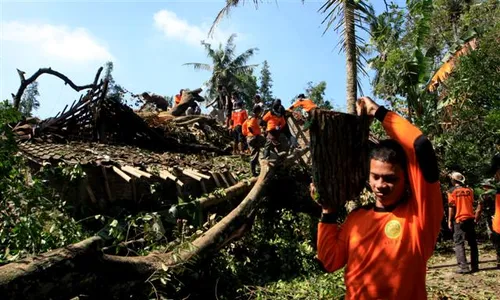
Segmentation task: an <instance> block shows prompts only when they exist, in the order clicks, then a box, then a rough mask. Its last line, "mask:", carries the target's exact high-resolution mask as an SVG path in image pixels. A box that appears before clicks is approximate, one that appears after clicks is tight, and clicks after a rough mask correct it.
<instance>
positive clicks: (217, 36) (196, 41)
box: [153, 9, 241, 46]
mask: <svg viewBox="0 0 500 300" xmlns="http://www.w3.org/2000/svg"><path fill="white" fill-rule="evenodd" d="M153 19H154V24H155V27H156V28H157V29H158V30H160V31H161V32H162V33H163V34H164V35H165V37H167V38H171V39H176V40H181V41H184V42H185V43H187V44H190V45H194V46H201V44H200V42H201V41H202V40H204V41H206V42H209V43H215V44H218V43H221V42H222V43H223V42H225V41H226V40H227V39H228V37H229V36H230V35H231V34H232V33H233V32H226V31H225V30H221V29H219V28H218V29H216V30H215V32H214V34H213V37H211V38H210V39H209V38H208V31H209V30H210V25H209V24H206V23H203V24H201V25H193V24H189V23H188V22H187V21H186V20H184V19H181V18H179V17H178V16H177V15H176V14H175V13H174V12H171V11H168V10H166V9H163V10H160V11H158V12H156V13H155V14H154V17H153ZM238 37H240V38H241V35H240V34H238Z"/></svg>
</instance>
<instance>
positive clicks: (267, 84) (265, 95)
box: [259, 60, 273, 106]
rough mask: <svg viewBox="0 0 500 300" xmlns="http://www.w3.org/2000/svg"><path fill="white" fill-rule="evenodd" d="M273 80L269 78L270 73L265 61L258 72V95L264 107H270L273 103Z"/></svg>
mask: <svg viewBox="0 0 500 300" xmlns="http://www.w3.org/2000/svg"><path fill="white" fill-rule="evenodd" d="M272 87H273V79H272V78H271V71H269V64H268V63H267V60H265V61H264V63H263V64H262V69H261V70H260V87H259V93H260V96H261V97H262V101H263V102H264V104H265V105H267V106H270V105H271V103H272V102H273V91H272Z"/></svg>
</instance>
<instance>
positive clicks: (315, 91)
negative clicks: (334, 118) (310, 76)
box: [306, 81, 333, 110]
mask: <svg viewBox="0 0 500 300" xmlns="http://www.w3.org/2000/svg"><path fill="white" fill-rule="evenodd" d="M325 90H326V81H320V82H319V83H318V84H316V85H314V84H313V83H312V81H310V82H308V83H307V88H306V93H307V97H309V99H311V100H312V101H313V102H314V103H316V105H318V107H319V108H322V109H329V110H331V109H332V108H333V106H332V104H331V103H330V101H328V100H325Z"/></svg>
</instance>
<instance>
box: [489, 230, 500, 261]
mask: <svg viewBox="0 0 500 300" xmlns="http://www.w3.org/2000/svg"><path fill="white" fill-rule="evenodd" d="M491 242H492V243H493V247H495V252H496V253H497V266H500V233H496V232H495V231H494V230H492V231H491Z"/></svg>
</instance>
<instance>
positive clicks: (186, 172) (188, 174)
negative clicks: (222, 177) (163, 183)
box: [182, 169, 203, 181]
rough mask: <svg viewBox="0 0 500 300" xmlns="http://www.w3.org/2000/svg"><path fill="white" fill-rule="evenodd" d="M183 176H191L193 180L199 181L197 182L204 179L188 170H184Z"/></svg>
mask: <svg viewBox="0 0 500 300" xmlns="http://www.w3.org/2000/svg"><path fill="white" fill-rule="evenodd" d="M182 174H184V175H186V176H189V177H191V178H193V179H194V180H197V181H201V180H202V179H203V178H201V177H200V176H198V175H196V174H194V173H192V172H190V171H189V170H187V169H183V170H182Z"/></svg>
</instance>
